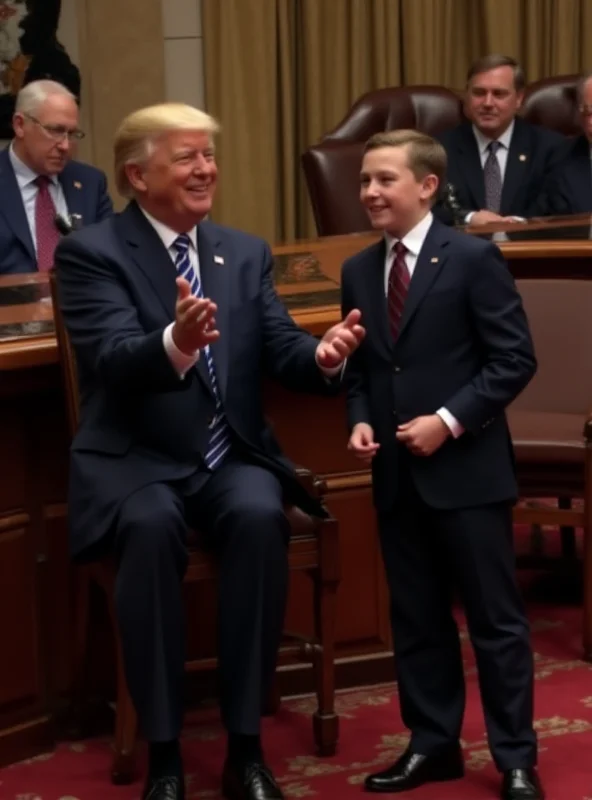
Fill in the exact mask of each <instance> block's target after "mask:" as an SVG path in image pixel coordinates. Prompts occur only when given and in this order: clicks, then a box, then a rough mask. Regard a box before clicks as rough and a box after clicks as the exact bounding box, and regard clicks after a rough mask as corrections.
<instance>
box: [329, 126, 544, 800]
mask: <svg viewBox="0 0 592 800" xmlns="http://www.w3.org/2000/svg"><path fill="white" fill-rule="evenodd" d="M445 169H446V154H445V152H444V150H443V148H442V147H441V145H440V144H438V143H437V142H436V141H435V140H434V139H432V138H430V137H429V136H426V135H425V134H422V133H419V132H417V131H392V132H390V133H382V134H377V135H376V136H374V137H372V139H370V140H369V142H368V143H367V145H366V149H365V154H364V159H363V165H362V172H361V200H362V203H363V204H364V206H365V207H366V209H367V211H368V214H369V217H370V220H371V222H372V225H373V227H375V228H376V229H379V230H382V231H384V238H383V239H382V240H381V241H380V242H379V243H377V244H375V245H372V246H371V247H369V248H367V249H366V250H364V251H362V252H361V253H359V254H357V255H356V256H354V257H353V258H351V259H349V260H348V261H346V262H345V264H344V265H343V271H342V293H343V295H342V296H343V313H344V314H346V315H347V314H348V313H350V312H351V310H352V309H353V308H354V307H355V308H358V309H359V310H360V311H361V313H362V315H363V317H364V318H365V320H366V323H367V324H366V338H365V339H364V341H363V342H362V344H361V346H360V348H359V349H358V351H357V352H355V353H354V354H353V356H352V357H351V358H350V359H349V361H348V365H347V368H346V375H345V381H346V386H347V409H348V421H349V426H350V429H351V438H350V441H349V447H350V449H351V450H352V451H353V452H354V453H355V454H356V455H357V456H359V457H360V458H362V459H364V460H367V461H370V462H371V464H372V480H373V492H374V502H375V506H376V509H377V514H378V526H379V533H380V541H381V547H382V553H383V558H384V564H385V568H386V575H387V580H388V584H389V589H390V597H391V619H392V629H393V641H394V648H395V659H396V664H397V677H398V688H399V698H400V706H401V714H402V717H403V721H404V723H405V725H406V726H407V727H408V728H409V729H410V731H411V741H410V743H409V747H408V749H407V750H406V752H405V753H404V754H403V756H402V757H401V758H400V759H399V760H398V761H397V762H396V763H395V764H394V766H392V767H390V768H389V769H387V770H385V771H383V772H379V773H377V774H375V775H370V776H369V777H368V778H367V779H366V788H367V790H369V791H374V792H389V791H391V792H400V791H405V790H407V789H412V788H414V787H416V786H419V785H421V784H423V783H425V782H427V781H438V780H453V779H455V778H460V777H461V776H462V774H463V761H462V754H461V749H460V744H459V739H460V732H461V724H462V719H463V711H464V702H465V695H464V680H463V668H462V660H461V651H460V645H459V638H458V631H457V628H456V624H455V622H454V619H453V616H452V612H451V594H452V592H453V590H455V589H456V590H458V591H459V593H460V596H461V598H462V600H463V603H464V607H465V611H466V615H467V624H468V629H469V634H470V636H471V641H472V643H473V647H474V650H475V654H476V659H477V666H478V670H479V680H480V687H481V696H482V701H483V706H484V710H485V720H486V725H487V734H488V740H489V745H490V748H491V752H492V755H493V759H494V761H495V763H496V765H497V767H498V769H499V770H500V771H501V772H502V773H503V784H502V786H503V788H502V798H503V800H519V799H520V800H532V799H535V798H536V799H539V798H542V796H543V793H542V789H541V788H540V785H539V782H538V777H537V775H536V772H535V769H534V766H535V763H536V758H537V745H536V736H535V733H534V730H533V659H532V653H531V649H530V644H529V633H528V622H527V619H526V617H525V614H524V610H523V607H522V602H521V598H520V594H519V591H518V588H517V585H516V580H515V575H514V555H513V550H512V509H511V507H512V504H513V503H514V501H515V500H516V495H517V487H516V481H515V477H514V470H513V457H512V443H511V441H510V435H509V432H508V426H507V423H506V418H505V414H504V409H505V408H506V406H507V405H508V404H509V403H510V402H511V401H512V400H513V399H514V398H515V397H516V396H517V395H518V394H519V392H520V391H522V389H524V387H525V386H526V385H527V384H528V382H529V381H530V379H531V378H532V376H533V375H534V372H535V369H536V362H535V357H534V353H533V347H532V341H531V337H530V333H529V330H528V324H527V321H526V318H525V315H524V311H523V308H522V303H521V300H520V296H519V294H518V293H517V291H516V288H515V285H514V281H513V280H512V277H511V275H510V273H509V271H508V269H507V267H506V264H505V263H504V260H503V258H502V256H501V254H500V252H499V250H498V248H497V247H496V246H495V245H494V244H491V243H489V242H485V241H482V240H481V239H479V238H477V237H473V236H469V235H467V234H465V233H461V232H458V231H455V230H453V229H451V228H448V227H446V226H444V225H442V224H441V223H440V222H438V221H437V220H435V219H433V216H432V213H431V210H430V207H431V205H432V202H433V198H434V197H435V195H436V193H437V190H438V185H439V183H440V181H441V180H442V179H443V177H444V174H445Z"/></svg>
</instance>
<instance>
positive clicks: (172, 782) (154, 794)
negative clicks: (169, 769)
mask: <svg viewBox="0 0 592 800" xmlns="http://www.w3.org/2000/svg"><path fill="white" fill-rule="evenodd" d="M142 800H185V781H184V780H183V778H179V777H178V776H177V775H167V776H166V777H164V778H148V780H147V781H146V786H145V787H144V791H143V793H142Z"/></svg>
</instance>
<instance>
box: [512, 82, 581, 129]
mask: <svg viewBox="0 0 592 800" xmlns="http://www.w3.org/2000/svg"><path fill="white" fill-rule="evenodd" d="M579 77H580V76H579V75H558V76H556V77H554V78H544V79H543V80H540V81H536V82H535V83H531V84H529V85H528V86H527V87H526V91H525V93H524V103H523V105H522V110H521V116H522V117H524V119H525V120H527V121H528V122H531V123H532V124H533V125H542V126H543V127H545V128H551V130H554V131H557V132H558V133H563V134H564V135H566V136H578V135H579V134H580V133H581V131H582V129H581V126H580V121H579V114H578V101H577V97H576V87H577V83H578V80H579Z"/></svg>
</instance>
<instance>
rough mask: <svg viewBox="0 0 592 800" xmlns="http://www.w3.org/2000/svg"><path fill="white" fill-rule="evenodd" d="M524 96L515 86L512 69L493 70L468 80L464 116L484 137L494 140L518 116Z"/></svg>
mask: <svg viewBox="0 0 592 800" xmlns="http://www.w3.org/2000/svg"><path fill="white" fill-rule="evenodd" d="M523 96H524V93H523V92H519V91H517V89H516V86H515V78H514V68H513V67H510V66H504V67H495V68H494V69H490V70H487V71H486V72H480V73H478V74H477V75H473V77H472V78H471V79H470V80H469V84H468V86H467V95H466V99H465V113H466V115H467V117H468V118H469V119H470V120H471V121H472V122H474V123H475V125H476V126H477V128H478V129H479V130H480V131H481V133H482V134H483V135H484V136H487V137H488V138H489V139H497V138H499V137H500V136H501V135H502V133H503V132H504V131H505V130H506V128H507V127H508V126H509V124H510V123H511V122H512V120H513V119H514V117H515V116H516V114H517V113H518V109H519V108H520V106H521V105H522V99H523Z"/></svg>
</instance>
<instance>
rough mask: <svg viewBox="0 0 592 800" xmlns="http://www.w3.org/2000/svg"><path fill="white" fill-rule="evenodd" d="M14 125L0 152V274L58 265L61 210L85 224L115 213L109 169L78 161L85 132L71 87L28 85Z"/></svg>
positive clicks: (20, 98) (49, 83)
mask: <svg viewBox="0 0 592 800" xmlns="http://www.w3.org/2000/svg"><path fill="white" fill-rule="evenodd" d="M13 128H14V139H13V140H12V142H11V144H10V146H9V147H8V148H7V149H5V150H3V151H2V152H0V275H6V274H9V273H16V272H35V271H37V270H39V271H41V272H43V271H47V270H48V269H50V268H51V267H52V266H53V258H54V252H55V248H56V245H57V243H58V241H59V237H60V233H59V230H58V228H57V227H56V217H57V216H58V215H59V216H60V217H62V218H64V219H65V220H66V222H69V221H70V219H71V220H73V221H74V224H75V225H76V226H80V225H87V224H89V223H91V222H98V221H99V220H101V219H104V218H105V217H107V216H109V215H110V214H111V213H112V211H113V208H112V204H111V200H110V198H109V195H108V194H107V182H106V179H105V175H104V174H103V173H102V172H101V171H100V170H98V169H96V168H95V167H91V166H89V165H88V164H82V163H80V162H79V161H71V160H70V156H71V151H72V146H73V143H74V142H75V141H76V140H78V139H80V138H82V136H83V135H84V134H83V133H82V131H81V130H80V128H79V122H78V106H77V104H76V99H75V98H74V96H73V95H72V94H71V93H70V92H69V91H68V90H67V89H66V88H65V87H63V86H61V85H60V84H59V83H55V82H54V81H46V80H42V81H35V82H33V83H30V84H28V85H27V86H25V87H24V88H23V89H21V91H20V92H19V95H18V98H17V103H16V111H15V114H14V117H13Z"/></svg>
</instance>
